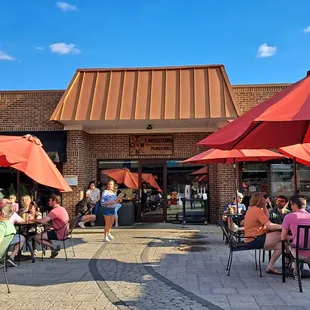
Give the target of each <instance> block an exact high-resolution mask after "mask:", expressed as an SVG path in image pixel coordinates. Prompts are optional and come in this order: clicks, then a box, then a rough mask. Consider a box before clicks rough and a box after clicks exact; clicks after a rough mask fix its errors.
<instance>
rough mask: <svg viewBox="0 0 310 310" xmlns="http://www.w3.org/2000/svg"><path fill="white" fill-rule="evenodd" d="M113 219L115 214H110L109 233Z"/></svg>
mask: <svg viewBox="0 0 310 310" xmlns="http://www.w3.org/2000/svg"><path fill="white" fill-rule="evenodd" d="M114 219H115V216H114V215H111V216H110V225H109V226H110V227H109V234H110V233H111V229H112V226H113V223H114Z"/></svg>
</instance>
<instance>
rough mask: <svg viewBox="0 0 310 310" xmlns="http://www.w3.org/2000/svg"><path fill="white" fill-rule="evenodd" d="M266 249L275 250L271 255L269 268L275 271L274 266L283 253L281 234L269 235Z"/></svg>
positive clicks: (272, 233)
mask: <svg viewBox="0 0 310 310" xmlns="http://www.w3.org/2000/svg"><path fill="white" fill-rule="evenodd" d="M264 249H265V250H273V253H272V255H271V259H270V261H269V264H268V267H267V268H268V269H271V270H274V265H275V263H276V261H277V260H278V258H279V257H280V256H281V253H282V247H281V233H280V232H271V233H267V234H266V241H265V245H264Z"/></svg>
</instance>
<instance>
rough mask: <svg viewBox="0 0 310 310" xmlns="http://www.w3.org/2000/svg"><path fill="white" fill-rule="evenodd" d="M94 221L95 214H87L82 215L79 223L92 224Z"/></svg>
mask: <svg viewBox="0 0 310 310" xmlns="http://www.w3.org/2000/svg"><path fill="white" fill-rule="evenodd" d="M95 220H96V215H95V214H87V215H84V216H83V217H82V220H81V222H83V223H88V222H93V221H95Z"/></svg>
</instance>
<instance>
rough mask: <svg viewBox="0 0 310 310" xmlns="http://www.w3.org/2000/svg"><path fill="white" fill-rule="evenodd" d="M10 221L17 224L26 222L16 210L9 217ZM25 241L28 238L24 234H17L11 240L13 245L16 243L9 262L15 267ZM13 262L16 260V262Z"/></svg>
mask: <svg viewBox="0 0 310 310" xmlns="http://www.w3.org/2000/svg"><path fill="white" fill-rule="evenodd" d="M13 209H14V207H13ZM9 222H10V223H12V224H13V225H16V224H24V223H25V220H23V219H22V218H21V217H20V216H19V215H18V214H17V213H16V212H14V213H13V214H12V215H11V217H10V218H9ZM25 242H26V238H25V237H24V236H23V235H22V234H15V236H14V238H13V240H12V241H11V245H14V249H13V251H12V253H11V255H10V257H9V258H8V263H9V264H10V265H11V266H14V267H16V266H17V264H16V263H15V257H16V255H17V254H18V252H19V251H21V250H22V248H23V247H24V245H25ZM12 262H14V264H13V263H12Z"/></svg>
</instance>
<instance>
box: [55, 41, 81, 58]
mask: <svg viewBox="0 0 310 310" xmlns="http://www.w3.org/2000/svg"><path fill="white" fill-rule="evenodd" d="M50 49H51V51H52V52H53V53H56V54H60V55H67V54H79V53H80V52H81V51H80V50H79V49H78V48H76V45H75V44H73V43H70V44H66V43H54V44H51V45H50Z"/></svg>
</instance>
